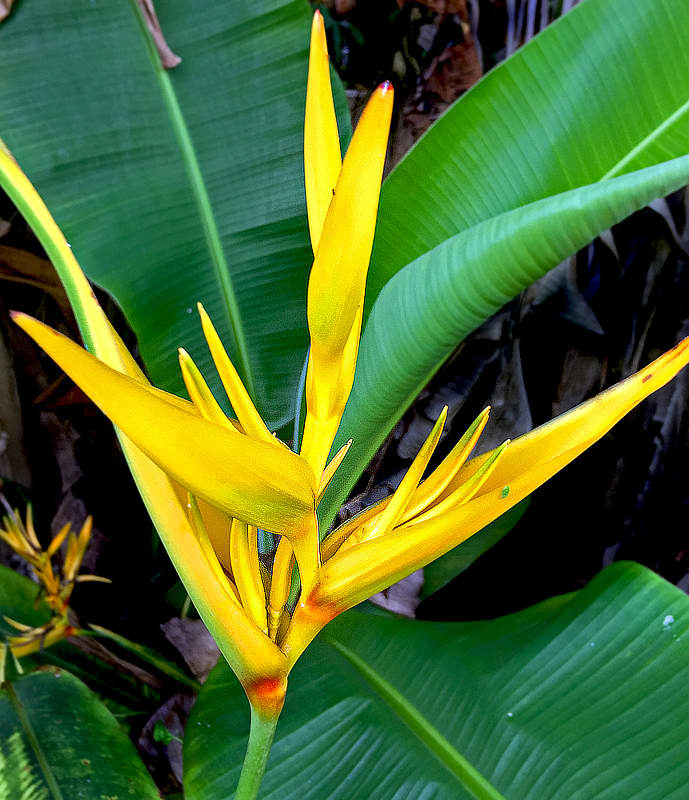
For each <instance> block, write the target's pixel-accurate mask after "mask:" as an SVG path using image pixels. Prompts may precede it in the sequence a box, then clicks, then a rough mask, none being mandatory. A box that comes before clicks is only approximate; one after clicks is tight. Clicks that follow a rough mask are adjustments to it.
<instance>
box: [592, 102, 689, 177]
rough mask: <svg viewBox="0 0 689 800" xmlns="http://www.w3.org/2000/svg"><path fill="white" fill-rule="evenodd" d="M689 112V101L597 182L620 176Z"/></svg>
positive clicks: (657, 126)
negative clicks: (638, 156) (647, 148)
mask: <svg viewBox="0 0 689 800" xmlns="http://www.w3.org/2000/svg"><path fill="white" fill-rule="evenodd" d="M687 112H689V100H687V101H686V102H685V103H682V105H681V106H680V107H679V108H678V109H677V110H676V111H674V112H673V113H672V114H670V116H669V117H666V119H665V120H663V122H661V123H660V125H656V127H655V128H653V130H652V131H651V132H650V133H648V134H647V135H646V136H644V138H643V139H642V140H641V141H640V142H639V143H638V144H637V145H636V146H635V147H632V149H631V150H630V151H629V152H628V153H627V154H626V155H625V156H623V157H622V158H621V159H620V160H619V161H618V162H617V163H616V164H615V165H614V166H612V167H611V168H610V169H609V170H608V171H607V172H606V173H605V175H603V177H602V178H599V181H605V180H608V179H609V178H614V177H616V176H617V175H619V174H620V171H621V170H622V169H623V168H624V167H626V166H627V164H629V163H630V162H631V161H633V160H634V159H635V158H636V156H637V155H639V153H643V151H644V150H645V149H646V147H647V146H648V145H650V144H651V143H652V142H654V141H655V140H656V139H657V138H658V137H659V136H660V135H661V134H662V133H664V132H665V131H666V130H667V129H668V128H669V127H670V126H671V125H673V124H674V123H675V122H676V121H677V120H678V119H680V118H681V117H682V116H684V114H686V113H687Z"/></svg>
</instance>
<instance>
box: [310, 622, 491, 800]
mask: <svg viewBox="0 0 689 800" xmlns="http://www.w3.org/2000/svg"><path fill="white" fill-rule="evenodd" d="M323 638H324V639H325V640H326V641H327V642H328V644H329V645H330V646H331V647H333V648H334V649H335V650H337V652H338V653H340V655H342V656H344V658H346V659H347V661H349V663H350V664H351V665H352V666H353V667H354V668H355V669H356V670H357V671H358V672H359V674H360V675H361V677H362V678H363V679H364V680H365V681H366V682H367V683H368V685H369V686H370V687H371V688H372V689H373V690H374V692H375V693H376V695H377V696H378V697H379V698H380V699H381V700H382V701H383V702H384V703H385V704H386V705H387V706H388V708H390V709H391V710H392V711H393V712H394V713H395V714H396V715H397V717H398V718H399V719H400V720H401V721H402V722H404V724H405V725H406V726H407V727H408V728H409V730H411V732H412V733H413V734H414V735H415V736H416V737H417V738H418V739H419V740H420V741H421V742H422V743H423V744H424V745H425V746H426V747H427V749H428V750H429V751H430V752H431V753H432V754H433V755H434V756H435V757H436V758H437V759H438V761H440V763H441V764H442V765H443V766H444V767H445V768H446V769H447V770H448V771H449V772H450V773H451V774H452V775H453V776H454V777H455V778H456V779H457V780H458V781H459V782H460V783H461V785H462V786H463V788H464V789H466V791H467V792H469V794H471V795H472V796H473V797H474V798H476V800H505V798H504V796H503V795H502V794H500V792H499V791H498V790H497V789H496V788H495V787H494V786H493V785H492V784H491V783H490V782H489V781H488V780H486V778H484V777H483V775H481V773H480V772H479V771H478V770H477V769H476V767H475V766H474V765H473V764H472V763H471V762H470V761H469V760H468V759H467V758H465V756H463V755H462V754H461V753H460V752H459V751H458V750H457V749H456V748H455V747H454V746H453V745H452V743H451V742H449V741H448V740H447V739H446V738H445V737H444V736H443V734H442V733H441V732H440V731H439V730H438V729H437V728H436V727H435V726H433V725H432V724H431V723H430V722H429V721H428V720H427V719H426V718H425V717H424V716H423V714H421V712H420V711H419V710H418V708H416V707H415V706H414V705H412V704H411V703H410V702H409V701H408V700H407V699H406V698H405V697H404V696H403V695H402V694H401V693H400V692H399V691H398V690H397V689H396V688H395V687H394V686H393V685H392V684H391V683H390V682H389V681H388V680H386V679H385V678H384V677H383V676H382V675H381V674H380V673H379V672H376V670H375V669H374V668H373V667H371V666H370V665H369V664H367V663H366V662H365V661H364V660H363V659H362V658H360V656H358V655H357V654H356V653H355V652H354V651H353V650H350V649H349V648H348V647H347V646H346V645H344V644H342V642H339V641H337V640H336V639H334V638H332V637H331V636H327V635H326V636H324V637H323Z"/></svg>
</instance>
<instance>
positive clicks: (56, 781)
mask: <svg viewBox="0 0 689 800" xmlns="http://www.w3.org/2000/svg"><path fill="white" fill-rule="evenodd" d="M0 731H1V733H0V797H2V798H3V799H4V798H6V799H7V800H78V798H84V800H103V799H104V798H111V800H114V798H116V797H120V798H123V799H124V798H126V797H135V798H137V800H148V799H149V798H150V800H158V798H159V797H160V794H159V793H158V790H157V789H156V787H155V784H154V783H153V781H152V780H151V777H150V775H149V774H148V772H147V770H146V768H145V767H144V765H143V764H142V762H141V761H140V760H139V757H138V755H137V753H136V750H135V749H134V745H133V744H132V743H131V742H130V741H129V739H128V738H127V736H126V735H125V733H124V732H123V731H122V729H121V728H120V726H119V725H118V723H117V721H116V720H115V718H114V717H113V716H112V714H110V712H109V711H108V710H107V709H106V708H105V706H104V705H103V704H102V703H101V702H100V700H98V698H97V697H96V696H95V695H94V694H93V692H91V691H90V690H89V689H87V688H86V686H85V685H84V684H83V683H82V682H81V681H80V680H78V679H77V678H75V677H74V676H73V675H70V674H69V673H68V672H64V671H62V670H56V669H53V668H48V667H46V668H43V669H42V670H41V671H39V672H33V673H31V674H30V675H26V676H24V677H23V678H19V679H17V680H16V681H13V682H11V683H10V684H7V685H5V686H4V687H3V688H2V689H0Z"/></svg>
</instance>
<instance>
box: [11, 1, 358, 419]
mask: <svg viewBox="0 0 689 800" xmlns="http://www.w3.org/2000/svg"><path fill="white" fill-rule="evenodd" d="M135 7H136V3H135V0H131V2H119V3H112V2H105V0H65V1H64V2H60V3H38V4H36V3H21V4H18V7H17V8H16V10H15V11H14V12H13V14H12V15H11V16H10V17H9V18H8V19H7V20H6V21H5V22H4V23H3V24H2V25H1V26H0V136H1V137H2V138H3V139H4V140H5V142H6V143H7V145H8V147H9V148H10V149H11V150H12V151H13V153H14V155H15V156H16V158H17V159H18V161H19V162H20V164H21V165H22V167H23V168H24V170H25V171H26V172H27V174H28V175H29V177H30V178H31V179H32V181H33V182H34V183H35V185H36V186H37V188H38V190H39V191H40V192H41V194H42V195H43V196H44V198H45V200H46V202H47V205H48V207H49V208H50V209H51V211H52V212H53V215H54V216H55V218H56V220H57V222H58V224H59V225H60V226H61V227H62V228H63V230H64V231H65V233H66V236H67V239H68V241H69V242H70V243H71V245H72V247H73V249H74V252H75V254H76V255H77V257H78V259H79V260H80V262H81V264H82V266H83V267H84V269H85V271H86V273H87V274H88V275H89V277H90V278H91V279H92V280H94V281H96V283H98V284H100V285H101V286H104V287H105V288H107V289H108V290H109V291H110V292H111V293H112V294H113V295H114V296H115V298H116V299H117V300H118V302H119V303H120V305H121V306H122V308H123V309H124V311H125V313H126V315H127V318H128V319H129V321H130V323H131V324H132V326H133V327H134V330H135V332H136V333H137V335H138V338H139V343H140V346H141V350H142V354H143V356H144V360H145V361H146V364H147V367H148V369H149V372H150V374H151V376H152V378H153V380H154V382H156V383H158V384H159V385H161V386H163V387H165V388H167V389H169V390H173V391H176V392H178V393H183V391H184V390H183V385H182V382H181V378H180V376H179V368H178V366H177V352H176V351H177V347H179V346H180V345H184V347H185V348H186V349H188V350H189V352H190V353H191V354H192V356H193V357H194V358H195V359H196V360H197V362H198V363H199V366H200V367H202V369H203V370H204V372H205V373H206V375H207V376H208V378H209V379H212V383H213V385H214V387H216V388H217V386H218V385H219V382H218V380H217V378H216V376H215V372H214V370H213V369H212V367H210V364H211V361H210V356H209V354H208V351H207V348H206V346H205V343H204V342H203V339H202V336H201V329H200V325H199V322H198V318H197V315H196V301H197V300H201V301H202V302H203V303H204V304H205V305H206V307H207V309H208V311H209V313H210V314H211V316H212V317H213V319H214V321H215V322H216V324H217V326H218V328H219V332H220V334H221V336H222V338H223V340H224V341H225V342H226V343H227V344H228V347H229V349H230V350H231V351H232V353H233V355H234V357H235V359H236V362H237V365H238V367H239V369H240V371H241V372H242V373H243V375H244V376H245V378H247V380H248V382H249V384H250V385H252V386H253V390H254V394H255V396H256V398H257V400H258V404H259V406H260V408H261V410H262V411H263V412H264V413H265V414H266V416H267V421H268V423H269V424H270V425H271V426H274V427H277V426H280V425H282V424H284V423H285V422H286V421H287V420H288V419H289V418H291V416H292V414H293V403H294V399H293V398H294V389H295V386H296V383H297V380H298V376H299V373H300V370H301V366H302V363H303V360H304V353H305V351H306V346H307V332H306V311H305V302H306V281H307V274H308V270H309V268H310V264H311V255H310V250H309V245H308V236H307V230H306V220H305V200H304V189H303V167H302V128H303V119H304V99H305V91H306V68H307V53H308V35H309V34H308V31H309V22H310V10H309V6H308V3H307V2H306V0H233V2H231V3H211V4H208V3H206V2H203V1H202V0H193V1H192V2H183V3H182V2H178V1H177V2H174V1H173V0H168V2H158V3H157V4H156V7H157V10H158V15H159V17H160V20H161V24H162V26H163V28H164V30H165V33H166V36H167V39H168V41H169V43H170V45H171V47H172V48H173V50H175V51H176V52H177V53H179V55H181V56H182V58H183V61H182V63H181V65H180V66H178V67H177V68H176V69H175V70H173V71H171V72H166V71H165V70H163V69H162V68H161V66H160V63H159V60H158V56H157V54H156V52H155V49H154V48H153V47H152V46H151V44H150V42H149V38H148V35H147V34H146V33H145V29H144V27H143V26H142V25H141V24H140V21H139V19H138V15H137V13H136V11H135ZM336 90H337V91H336V97H337V100H338V104H339V108H340V112H341V113H340V130H341V131H342V132H343V134H344V138H345V139H346V138H348V135H349V122H348V118H347V113H346V104H345V103H344V99H343V93H342V91H341V89H338V87H337V86H336Z"/></svg>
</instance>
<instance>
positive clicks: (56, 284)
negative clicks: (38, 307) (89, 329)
mask: <svg viewBox="0 0 689 800" xmlns="http://www.w3.org/2000/svg"><path fill="white" fill-rule="evenodd" d="M0 2H2V0H0ZM0 224H2V223H1V222H0ZM0 280H5V281H13V282H16V283H25V284H27V285H28V286H35V287H36V288H37V289H42V290H43V291H44V292H46V293H47V294H49V295H50V296H51V297H52V298H53V299H54V300H55V302H56V303H57V304H58V306H59V307H60V311H61V312H62V314H63V316H64V317H65V319H68V320H70V319H71V318H72V311H71V309H70V307H69V301H68V300H67V295H66V294H65V290H64V289H63V287H62V284H61V283H60V280H59V278H58V277H57V273H56V272H55V270H54V268H53V265H52V264H51V263H50V261H48V260H47V259H45V258H39V257H38V256H35V255H34V254H33V253H29V252H28V251H26V250H20V249H18V248H16V247H0Z"/></svg>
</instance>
